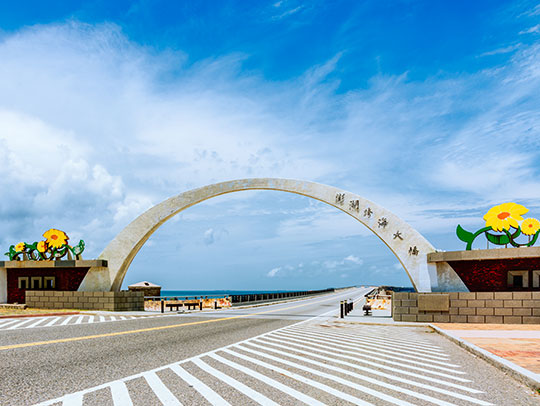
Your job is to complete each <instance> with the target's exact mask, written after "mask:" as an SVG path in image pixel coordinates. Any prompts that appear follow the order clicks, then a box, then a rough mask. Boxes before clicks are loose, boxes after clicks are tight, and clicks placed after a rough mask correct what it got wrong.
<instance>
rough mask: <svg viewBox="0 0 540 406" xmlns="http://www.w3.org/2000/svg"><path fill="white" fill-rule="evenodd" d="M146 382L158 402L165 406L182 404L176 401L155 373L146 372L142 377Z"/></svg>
mask: <svg viewBox="0 0 540 406" xmlns="http://www.w3.org/2000/svg"><path fill="white" fill-rule="evenodd" d="M143 376H144V379H146V382H147V383H148V385H149V386H150V388H152V390H153V391H154V394H155V395H156V396H157V397H158V399H159V401H160V402H161V403H163V405H166V406H182V403H180V402H179V401H178V399H177V398H176V396H174V395H173V393H172V392H171V391H170V390H169V389H168V388H167V387H166V386H165V384H164V383H163V382H162V381H161V379H159V376H157V374H156V373H155V372H147V373H146V374H144V375H143Z"/></svg>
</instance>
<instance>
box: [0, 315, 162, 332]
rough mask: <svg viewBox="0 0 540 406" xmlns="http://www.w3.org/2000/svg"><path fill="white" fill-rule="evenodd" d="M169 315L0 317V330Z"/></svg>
mask: <svg viewBox="0 0 540 406" xmlns="http://www.w3.org/2000/svg"><path fill="white" fill-rule="evenodd" d="M168 316H170V315H166V316H163V315H150V316H146V315H145V316H101V315H100V316H93V315H69V316H39V317H24V318H5V319H0V332H2V331H4V330H17V329H23V328H24V329H26V328H41V327H56V326H67V325H82V324H93V323H105V322H112V321H124V320H133V319H140V318H152V317H168Z"/></svg>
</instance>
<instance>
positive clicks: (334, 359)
mask: <svg viewBox="0 0 540 406" xmlns="http://www.w3.org/2000/svg"><path fill="white" fill-rule="evenodd" d="M260 340H261V341H262V342H263V343H264V344H268V345H271V346H274V347H277V348H283V349H285V350H287V349H290V350H292V351H294V352H297V353H300V354H305V355H311V356H312V357H315V358H320V359H325V360H329V361H332V362H335V363H338V364H342V365H346V366H349V367H351V368H354V369H359V370H363V371H366V372H370V373H373V374H375V375H381V376H385V375H386V374H383V373H381V372H379V371H377V370H375V369H372V368H362V367H360V366H358V364H351V363H350V362H346V361H341V360H338V359H337V357H339V358H347V359H350V360H351V361H355V362H360V363H363V364H366V365H371V366H373V367H376V368H379V369H383V370H387V371H391V372H395V373H398V374H403V373H405V374H407V376H410V377H414V378H418V379H423V380H426V381H430V382H434V383H438V384H441V385H446V386H451V387H454V388H456V389H461V390H465V391H469V392H472V393H481V392H479V391H477V390H476V389H470V388H468V387H466V386H463V385H458V384H455V383H452V382H447V381H444V380H442V379H437V378H432V377H429V376H424V375H421V374H416V373H414V372H409V371H407V372H404V371H403V370H402V369H399V368H392V367H388V366H386V365H381V364H377V363H374V362H370V361H365V360H363V359H361V358H357V357H348V356H344V355H341V354H336V353H335V352H331V351H324V350H319V349H315V350H314V349H313V348H310V347H308V346H305V345H298V344H293V343H291V342H288V341H287V342H286V344H287V345H282V343H283V341H281V340H273V339H271V338H269V337H264V338H262V339H260ZM268 341H270V342H269V343H268ZM272 341H277V343H273V342H272ZM250 344H251V345H253V343H250ZM296 347H300V348H304V349H307V350H310V351H305V350H299V349H297V348H296ZM313 351H317V352H320V353H323V354H328V355H331V356H332V357H331V358H330V357H324V356H320V355H318V354H314V352H313ZM389 379H393V378H392V377H390V378H389Z"/></svg>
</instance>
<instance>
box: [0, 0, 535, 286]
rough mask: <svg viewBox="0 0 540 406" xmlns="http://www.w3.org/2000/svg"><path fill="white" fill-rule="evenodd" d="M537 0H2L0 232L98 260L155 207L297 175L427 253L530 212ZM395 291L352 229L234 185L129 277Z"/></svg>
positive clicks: (188, 218)
mask: <svg viewBox="0 0 540 406" xmlns="http://www.w3.org/2000/svg"><path fill="white" fill-rule="evenodd" d="M539 40H540V3H538V2H534V1H475V2H466V1H453V2H446V1H393V2H381V1H311V2H301V1H292V0H291V1H286V0H283V1H273V2H263V1H253V2H240V1H223V2H193V1H190V2H172V1H138V2H129V1H115V2H106V1H84V2H82V1H79V2H77V1H69V2H68V1H65V2H63V1H50V2H42V1H21V2H2V3H1V4H0V148H1V152H2V153H1V156H0V190H1V191H2V199H1V200H0V227H1V229H2V230H3V232H2V234H1V235H0V244H1V246H3V247H5V249H6V251H7V248H8V247H9V245H11V244H14V243H17V242H19V241H27V242H33V241H36V240H39V239H40V237H41V234H42V233H43V232H44V231H45V230H47V229H48V228H50V227H56V228H60V229H63V230H65V231H66V232H67V233H68V234H69V235H70V237H71V240H72V242H73V241H75V240H77V241H78V239H79V238H83V239H84V240H85V241H86V242H87V252H86V258H90V257H96V256H97V255H99V253H100V252H101V250H102V249H103V248H104V247H105V246H106V245H107V243H108V242H109V241H110V240H111V239H112V238H113V237H114V236H115V235H116V233H117V232H119V231H120V230H121V229H122V228H123V227H124V226H125V225H127V224H128V223H129V222H130V221H131V220H133V219H134V218H135V217H136V216H138V215H139V214H141V213H142V212H143V211H144V210H146V209H148V208H150V207H151V206H152V205H154V204H157V203H159V202H161V201H162V200H164V199H166V198H168V197H170V196H173V195H175V194H178V193H180V192H183V191H185V190H188V189H191V188H195V187H200V186H204V185H206V184H210V183H214V182H218V181H224V180H229V179H236V178H245V177H259V176H260V177H284V178H299V179H305V180H310V181H316V182H321V183H326V184H330V185H333V186H337V187H341V188H343V189H345V190H349V191H351V192H354V193H357V194H360V195H362V196H364V197H366V198H368V199H370V200H373V201H375V202H377V203H379V204H380V205H382V206H384V207H386V208H388V209H390V210H392V211H394V212H395V213H396V214H398V215H400V216H401V217H402V218H403V219H405V220H406V221H408V222H410V223H411V224H412V225H413V226H414V227H416V228H417V229H418V230H419V231H420V232H422V233H423V234H424V235H425V236H426V237H427V238H428V239H429V240H430V241H431V242H432V243H433V244H434V245H435V246H436V247H437V248H438V249H443V250H453V249H461V248H462V245H463V244H462V243H461V242H460V241H458V240H457V238H456V237H455V227H456V225H457V224H458V223H460V224H462V225H463V226H464V227H465V228H467V227H469V228H471V229H472V228H479V227H481V226H482V225H483V222H482V219H481V217H482V215H483V214H484V213H485V211H487V209H489V207H490V206H491V205H493V204H498V203H501V202H505V201H516V202H518V203H521V204H523V205H525V206H527V207H528V208H529V209H530V215H531V216H533V217H538V216H540V181H539V175H540V41H539ZM140 280H151V281H153V282H155V283H159V284H162V285H163V286H164V287H166V288H176V289H304V288H325V287H328V286H339V285H353V284H364V283H373V284H379V283H380V284H396V285H410V282H409V281H408V278H407V276H406V274H405V272H404V271H403V270H402V269H401V268H400V266H399V265H398V264H397V260H396V259H395V258H394V257H393V256H392V254H391V253H390V251H389V250H388V249H387V248H386V247H385V246H383V244H382V243H381V242H380V241H379V240H378V239H377V238H376V237H375V236H373V235H372V234H370V232H369V231H368V230H367V229H365V228H364V227H363V226H362V225H361V224H359V223H357V222H355V221H354V220H353V219H352V218H350V217H349V216H346V215H345V214H343V213H341V212H339V211H337V210H335V209H333V208H331V207H327V206H325V205H323V204H321V203H318V202H315V201H312V200H310V199H307V198H302V197H298V196H294V195H288V194H284V193H279V192H249V193H248V192H242V193H235V194H232V195H228V196H223V197H220V198H216V199H212V200H210V201H207V202H205V203H204V204H201V205H198V206H195V207H192V208H190V209H188V210H186V211H185V212H183V213H181V214H180V215H179V216H177V217H176V218H174V219H173V220H171V221H170V222H168V223H167V224H165V225H164V226H163V227H162V228H161V229H160V230H158V232H157V233H156V234H154V236H153V237H152V238H151V240H150V241H149V242H148V244H147V245H145V246H144V247H143V249H142V250H141V252H140V253H139V255H138V256H137V257H136V258H135V260H134V262H133V265H132V268H131V269H130V271H129V272H128V274H127V277H126V280H125V283H126V284H129V283H132V282H137V281H140Z"/></svg>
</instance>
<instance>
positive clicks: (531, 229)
mask: <svg viewBox="0 0 540 406" xmlns="http://www.w3.org/2000/svg"><path fill="white" fill-rule="evenodd" d="M538 230H540V221H538V220H537V219H533V218H528V219H525V220H523V223H521V232H522V233H523V234H525V235H534V234H536V232H537V231H538Z"/></svg>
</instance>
